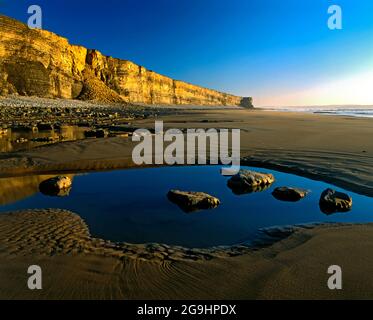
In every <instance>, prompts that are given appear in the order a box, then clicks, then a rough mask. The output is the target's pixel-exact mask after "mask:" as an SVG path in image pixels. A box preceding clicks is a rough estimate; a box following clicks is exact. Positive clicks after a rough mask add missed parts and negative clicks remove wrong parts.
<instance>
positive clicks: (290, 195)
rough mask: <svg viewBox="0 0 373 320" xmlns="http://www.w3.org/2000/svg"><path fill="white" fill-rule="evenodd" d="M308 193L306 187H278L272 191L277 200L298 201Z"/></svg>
mask: <svg viewBox="0 0 373 320" xmlns="http://www.w3.org/2000/svg"><path fill="white" fill-rule="evenodd" d="M308 193H309V191H308V190H304V189H299V188H290V187H278V188H276V189H275V190H274V191H273V192H272V195H273V196H274V197H275V198H276V199H277V200H281V201H290V202H296V201H299V200H301V199H303V198H304V197H305V196H306V195H307V194H308Z"/></svg>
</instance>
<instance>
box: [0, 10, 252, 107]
mask: <svg viewBox="0 0 373 320" xmlns="http://www.w3.org/2000/svg"><path fill="white" fill-rule="evenodd" d="M11 93H18V94H20V95H35V96H39V97H58V98H74V99H75V98H79V99H85V100H100V101H108V102H117V101H125V102H133V103H146V104H195V105H242V106H245V107H251V106H252V100H251V98H242V97H237V96H233V95H230V94H225V93H221V92H218V91H215V90H210V89H205V88H202V87H199V86H196V85H192V84H189V83H185V82H182V81H177V80H173V79H171V78H169V77H166V76H163V75H160V74H158V73H155V72H153V71H150V70H147V69H145V68H144V67H141V66H139V65H137V64H135V63H133V62H131V61H127V60H120V59H115V58H112V57H107V56H104V55H102V54H101V53H100V52H99V51H97V50H89V49H86V48H84V47H82V46H76V45H71V44H69V42H68V40H67V39H65V38H63V37H60V36H58V35H56V34H54V33H52V32H49V31H45V30H34V29H29V28H28V27H27V26H26V25H25V24H23V23H21V22H18V21H16V20H14V19H11V18H8V17H6V16H2V15H0V94H2V95H5V94H11Z"/></svg>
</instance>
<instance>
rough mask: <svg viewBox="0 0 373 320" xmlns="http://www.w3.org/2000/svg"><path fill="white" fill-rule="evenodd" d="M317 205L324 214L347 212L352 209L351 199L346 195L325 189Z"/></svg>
mask: <svg viewBox="0 0 373 320" xmlns="http://www.w3.org/2000/svg"><path fill="white" fill-rule="evenodd" d="M319 205H320V209H321V211H322V212H324V213H325V214H332V213H336V212H348V211H350V210H351V208H352V198H351V197H350V196H349V195H348V194H346V193H342V192H338V191H335V190H333V189H326V190H325V191H324V192H323V193H322V194H321V197H320V202H319Z"/></svg>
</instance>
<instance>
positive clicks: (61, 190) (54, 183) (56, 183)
mask: <svg viewBox="0 0 373 320" xmlns="http://www.w3.org/2000/svg"><path fill="white" fill-rule="evenodd" d="M71 186H72V181H71V179H70V178H69V177H65V176H58V177H54V178H51V179H48V180H44V181H43V182H41V183H40V185H39V190H40V192H41V193H43V194H45V195H48V196H60V197H62V196H66V195H68V194H69V192H70V189H71Z"/></svg>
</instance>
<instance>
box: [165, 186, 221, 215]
mask: <svg viewBox="0 0 373 320" xmlns="http://www.w3.org/2000/svg"><path fill="white" fill-rule="evenodd" d="M167 197H168V199H169V200H170V201H171V202H173V203H175V204H177V205H178V206H179V207H180V208H181V209H182V210H183V211H185V212H193V211H198V210H204V209H212V208H216V207H217V206H218V205H219V204H220V200H219V199H218V198H215V197H213V196H211V195H209V194H207V193H204V192H192V191H180V190H170V191H169V192H168V194H167Z"/></svg>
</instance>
